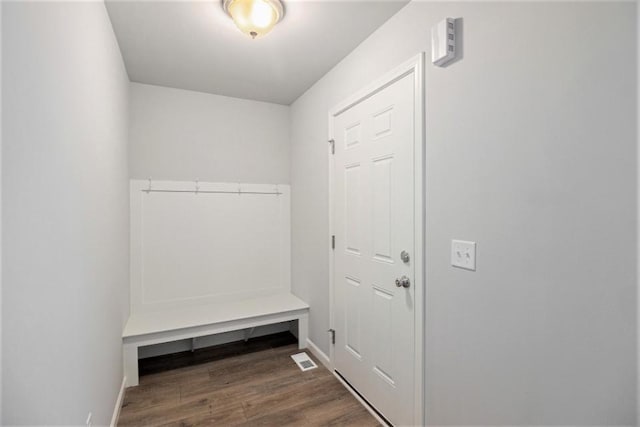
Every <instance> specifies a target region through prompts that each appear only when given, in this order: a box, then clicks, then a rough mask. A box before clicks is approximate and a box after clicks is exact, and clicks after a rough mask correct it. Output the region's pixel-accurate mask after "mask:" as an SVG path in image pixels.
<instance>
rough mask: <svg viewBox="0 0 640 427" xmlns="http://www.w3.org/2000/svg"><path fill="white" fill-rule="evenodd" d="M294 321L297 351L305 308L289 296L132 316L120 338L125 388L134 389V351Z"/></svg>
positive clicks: (304, 329)
mask: <svg viewBox="0 0 640 427" xmlns="http://www.w3.org/2000/svg"><path fill="white" fill-rule="evenodd" d="M291 320H297V321H298V347H299V348H305V347H306V343H307V335H308V328H309V305H308V304H307V303H305V302H304V301H302V300H301V299H299V298H298V297H296V296H294V295H292V294H290V293H282V294H276V295H270V296H263V297H256V298H251V299H243V300H238V301H233V302H224V303H216V304H209V305H199V306H193V307H189V308H181V309H174V310H165V311H158V312H149V313H138V314H132V315H131V316H130V317H129V320H128V321H127V324H126V326H125V328H124V332H123V334H122V340H123V359H124V374H125V376H126V379H127V380H126V386H127V387H131V386H136V385H138V347H142V346H147V345H153V344H160V343H166V342H170V341H177V340H182V339H188V338H196V337H201V336H205V335H213V334H219V333H223V332H230V331H236V330H240V329H247V328H253V327H256V326H262V325H268V324H273V323H279V322H286V321H291Z"/></svg>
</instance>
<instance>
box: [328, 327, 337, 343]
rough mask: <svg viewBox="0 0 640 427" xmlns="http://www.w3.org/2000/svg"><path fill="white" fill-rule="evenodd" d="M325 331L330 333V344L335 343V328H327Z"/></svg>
mask: <svg viewBox="0 0 640 427" xmlns="http://www.w3.org/2000/svg"><path fill="white" fill-rule="evenodd" d="M327 332H329V333H330V334H331V344H335V343H336V330H335V329H329V330H328V331H327Z"/></svg>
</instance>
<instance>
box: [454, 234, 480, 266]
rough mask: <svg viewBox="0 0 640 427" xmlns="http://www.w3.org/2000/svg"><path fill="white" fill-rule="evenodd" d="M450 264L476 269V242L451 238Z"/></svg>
mask: <svg viewBox="0 0 640 427" xmlns="http://www.w3.org/2000/svg"><path fill="white" fill-rule="evenodd" d="M451 265H453V266H454V267H460V268H464V269H466V270H472V271H476V242H465V241H464V240H452V241H451Z"/></svg>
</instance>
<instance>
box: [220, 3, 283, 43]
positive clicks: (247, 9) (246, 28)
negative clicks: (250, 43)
mask: <svg viewBox="0 0 640 427" xmlns="http://www.w3.org/2000/svg"><path fill="white" fill-rule="evenodd" d="M222 7H223V8H224V10H225V12H227V13H228V14H229V16H231V18H232V19H233V22H235V24H236V26H237V27H238V28H239V29H240V31H242V32H243V33H245V34H247V35H248V36H250V37H251V38H254V39H255V38H256V37H262V36H264V35H265V34H267V33H268V32H269V31H271V29H272V28H273V27H274V25H276V24H277V23H278V21H280V19H282V16H283V15H284V8H283V7H282V3H281V2H280V1H279V0H224V2H223V6H222Z"/></svg>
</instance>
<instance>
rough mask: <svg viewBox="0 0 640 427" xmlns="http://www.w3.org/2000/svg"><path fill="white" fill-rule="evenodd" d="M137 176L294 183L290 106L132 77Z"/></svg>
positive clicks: (132, 160)
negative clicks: (154, 83)
mask: <svg viewBox="0 0 640 427" xmlns="http://www.w3.org/2000/svg"><path fill="white" fill-rule="evenodd" d="M129 136H130V176H131V178H137V179H147V178H149V177H151V178H153V179H165V180H176V181H180V180H183V181H190V180H195V179H200V180H201V181H210V182H248V183H267V184H288V183H289V151H290V148H289V107H287V106H283V105H278V104H269V103H266V102H257V101H248V100H244V99H237V98H229V97H226V96H218V95H211V94H205V93H200V92H193V91H188V90H180V89H171V88H165V87H161V86H151V85H144V84H139V83H131V123H130V133H129Z"/></svg>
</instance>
